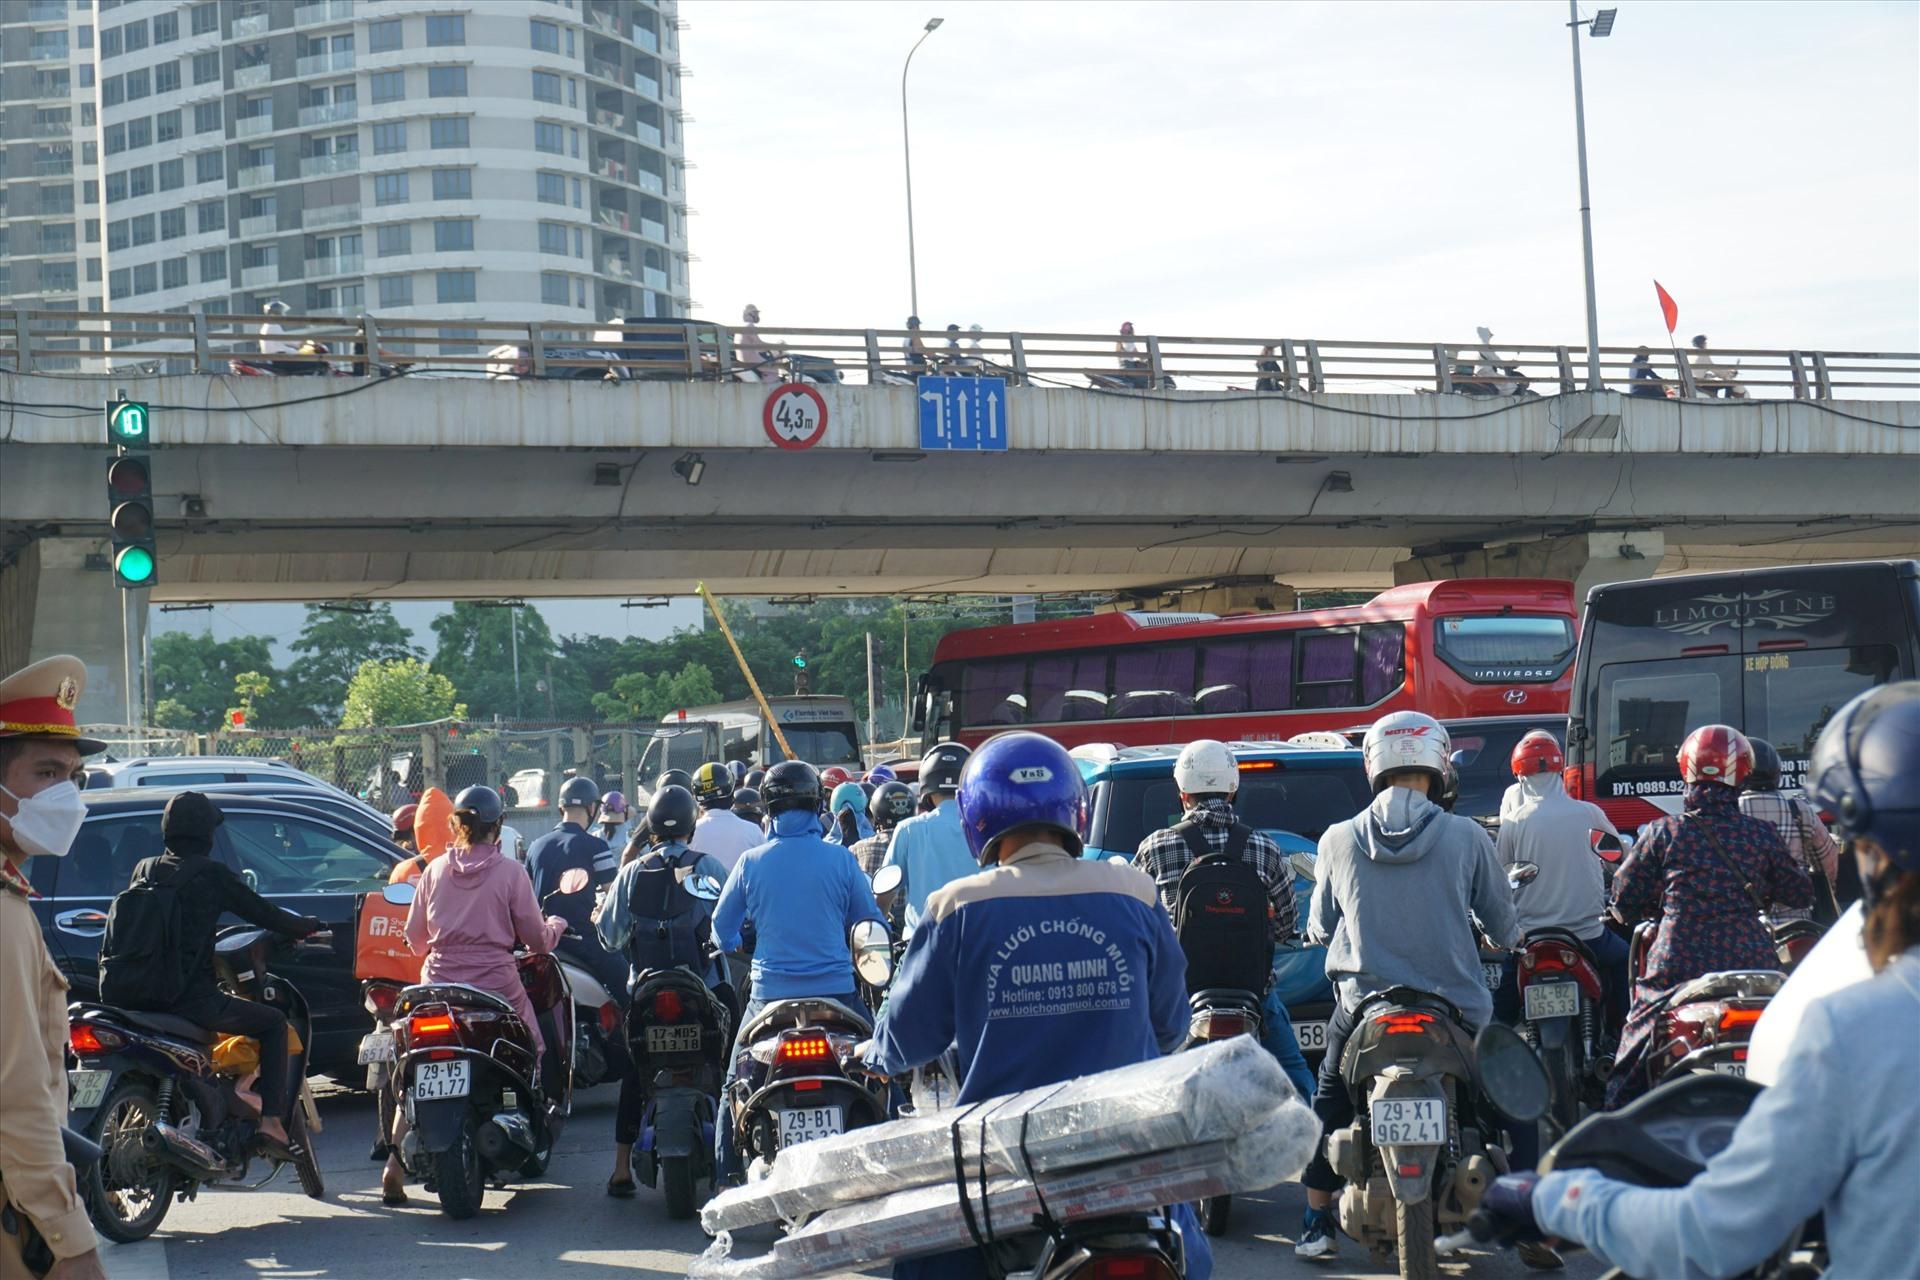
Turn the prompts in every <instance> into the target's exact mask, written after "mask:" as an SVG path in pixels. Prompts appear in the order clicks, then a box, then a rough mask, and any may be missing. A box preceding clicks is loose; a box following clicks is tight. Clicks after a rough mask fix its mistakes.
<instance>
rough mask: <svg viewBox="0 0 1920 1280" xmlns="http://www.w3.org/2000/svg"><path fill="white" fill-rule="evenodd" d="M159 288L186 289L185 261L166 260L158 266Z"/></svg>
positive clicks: (177, 259) (182, 259)
mask: <svg viewBox="0 0 1920 1280" xmlns="http://www.w3.org/2000/svg"><path fill="white" fill-rule="evenodd" d="M160 287H161V288H162V289H184V288H186V287H187V260H186V259H185V258H168V259H167V260H166V261H165V262H163V263H161V264H160Z"/></svg>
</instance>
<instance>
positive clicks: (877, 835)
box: [853, 827, 893, 880]
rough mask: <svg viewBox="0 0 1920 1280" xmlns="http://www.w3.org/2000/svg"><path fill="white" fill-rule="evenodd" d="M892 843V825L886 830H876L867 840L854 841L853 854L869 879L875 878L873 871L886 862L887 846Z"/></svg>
mask: <svg viewBox="0 0 1920 1280" xmlns="http://www.w3.org/2000/svg"><path fill="white" fill-rule="evenodd" d="M892 843H893V828H892V827H888V828H887V829H886V830H885V831H876V832H874V833H873V834H872V835H870V836H868V837H867V838H866V839H865V840H857V841H855V842H854V844H853V856H854V858H855V859H856V860H858V862H859V863H860V869H861V870H862V871H864V872H866V873H867V878H868V879H869V880H871V879H872V878H873V873H874V872H876V871H878V870H879V869H880V867H881V864H882V863H884V862H886V860H887V846H888V845H890V844H892Z"/></svg>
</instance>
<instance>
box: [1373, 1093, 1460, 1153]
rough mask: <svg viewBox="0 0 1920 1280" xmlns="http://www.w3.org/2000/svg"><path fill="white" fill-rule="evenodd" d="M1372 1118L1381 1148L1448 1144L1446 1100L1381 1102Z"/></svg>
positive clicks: (1390, 1100)
mask: <svg viewBox="0 0 1920 1280" xmlns="http://www.w3.org/2000/svg"><path fill="white" fill-rule="evenodd" d="M1372 1114H1373V1143H1374V1145H1375V1146H1377V1147H1398V1146H1413V1147H1433V1146H1438V1145H1440V1144H1441V1143H1443V1142H1445V1141H1446V1140H1447V1100H1446V1099H1445V1098H1379V1099H1376V1100H1375V1101H1374V1104H1373V1107H1372Z"/></svg>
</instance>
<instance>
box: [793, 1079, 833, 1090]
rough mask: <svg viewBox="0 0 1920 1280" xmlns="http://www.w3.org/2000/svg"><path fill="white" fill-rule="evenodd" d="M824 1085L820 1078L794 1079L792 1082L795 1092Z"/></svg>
mask: <svg viewBox="0 0 1920 1280" xmlns="http://www.w3.org/2000/svg"><path fill="white" fill-rule="evenodd" d="M826 1087H827V1086H826V1082H825V1081H822V1080H795V1081H794V1082H793V1088H794V1092H796V1093H805V1092H807V1091H808V1090H809V1089H824V1088H826Z"/></svg>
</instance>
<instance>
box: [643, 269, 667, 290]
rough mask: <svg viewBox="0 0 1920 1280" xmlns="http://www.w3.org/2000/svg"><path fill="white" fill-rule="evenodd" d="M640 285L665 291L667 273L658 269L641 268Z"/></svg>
mask: <svg viewBox="0 0 1920 1280" xmlns="http://www.w3.org/2000/svg"><path fill="white" fill-rule="evenodd" d="M640 283H641V284H644V285H646V286H647V288H649V289H659V290H662V291H664V290H665V289H666V287H667V273H666V272H664V271H662V270H660V268H658V267H642V268H640Z"/></svg>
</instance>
